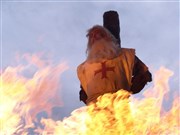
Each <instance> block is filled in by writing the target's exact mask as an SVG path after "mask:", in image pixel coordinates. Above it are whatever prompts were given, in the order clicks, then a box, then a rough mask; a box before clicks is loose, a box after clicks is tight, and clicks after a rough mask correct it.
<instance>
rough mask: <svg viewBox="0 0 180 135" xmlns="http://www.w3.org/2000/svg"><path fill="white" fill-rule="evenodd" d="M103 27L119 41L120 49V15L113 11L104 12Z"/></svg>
mask: <svg viewBox="0 0 180 135" xmlns="http://www.w3.org/2000/svg"><path fill="white" fill-rule="evenodd" d="M103 26H104V27H105V28H107V29H108V30H109V31H110V32H111V33H112V34H113V35H114V36H115V38H116V39H117V40H118V43H119V47H121V38H120V22H119V15H118V13H117V12H116V11H111V10H110V11H107V12H104V14H103Z"/></svg>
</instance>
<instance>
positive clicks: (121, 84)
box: [77, 48, 135, 103]
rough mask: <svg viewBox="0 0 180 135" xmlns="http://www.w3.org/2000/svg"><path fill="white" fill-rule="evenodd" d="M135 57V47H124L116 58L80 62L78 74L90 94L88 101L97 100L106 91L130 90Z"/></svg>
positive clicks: (88, 94)
mask: <svg viewBox="0 0 180 135" xmlns="http://www.w3.org/2000/svg"><path fill="white" fill-rule="evenodd" d="M134 59H135V50H134V49H126V48H122V49H121V52H120V54H119V56H118V57H116V58H113V59H109V60H108V59H104V60H102V61H101V62H88V61H85V62H83V63H82V64H80V65H79V66H78V68H77V75H78V78H79V80H80V82H81V85H82V87H83V89H84V90H85V92H86V94H87V96H88V98H87V100H86V102H87V103H90V102H92V101H95V100H96V99H97V97H99V96H100V95H103V94H105V93H109V92H116V91H118V90H120V89H124V90H130V87H131V78H132V74H133V66H134Z"/></svg>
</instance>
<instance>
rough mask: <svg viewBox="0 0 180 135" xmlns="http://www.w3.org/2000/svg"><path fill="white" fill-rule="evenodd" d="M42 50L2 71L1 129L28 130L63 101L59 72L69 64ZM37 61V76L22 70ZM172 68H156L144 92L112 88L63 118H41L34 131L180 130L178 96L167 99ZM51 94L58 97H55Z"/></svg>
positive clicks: (116, 133) (86, 134)
mask: <svg viewBox="0 0 180 135" xmlns="http://www.w3.org/2000/svg"><path fill="white" fill-rule="evenodd" d="M39 57H40V56H37V55H24V58H26V59H27V60H28V61H29V64H28V65H26V66H22V65H21V66H17V67H8V68H6V69H5V70H4V71H3V72H2V73H1V89H0V95H1V98H0V122H1V123H0V134H2V135H12V134H28V131H27V128H29V127H34V124H33V121H34V119H35V116H36V114H37V113H38V112H40V111H46V112H48V113H51V108H52V107H53V106H55V105H62V102H61V101H60V97H56V95H58V94H57V90H58V88H59V76H60V74H61V73H62V72H63V71H65V70H66V69H67V65H66V64H65V63H62V64H59V65H56V66H53V65H52V64H51V63H50V62H49V61H43V60H42V59H40V58H39ZM32 65H35V66H36V68H37V70H36V71H35V72H34V73H33V75H32V77H29V78H28V77H25V76H24V75H23V74H22V73H23V72H24V70H26V69H27V68H31V66H32ZM172 75H173V73H172V71H170V70H168V69H166V68H163V67H162V68H160V69H159V70H158V71H157V72H156V73H155V74H154V79H153V80H154V86H153V87H152V88H149V89H147V90H146V91H144V93H143V96H144V97H143V98H140V99H138V98H135V97H134V96H131V97H130V98H128V97H129V96H130V93H128V92H127V91H125V90H119V91H118V92H117V93H113V94H112V93H107V94H104V95H102V96H101V97H99V98H98V101H97V102H96V103H95V104H91V105H89V106H85V107H81V108H78V109H76V110H74V111H73V112H72V113H71V116H69V117H67V118H64V119H63V120H62V121H61V120H59V121H54V120H53V119H51V118H49V119H45V118H43V119H42V120H41V124H42V125H44V127H43V128H36V130H35V132H36V133H39V134H42V135H94V134H95V135H101V134H105V135H112V134H113V135H127V134H128V135H139V134H140V135H141V134H142V135H162V134H163V135H166V134H167V135H169V134H173V135H178V134H180V132H179V129H180V123H179V121H180V116H179V109H180V105H179V101H180V98H179V96H177V97H176V98H175V99H174V101H173V105H172V108H171V109H170V110H169V111H167V112H166V111H165V110H163V108H162V106H163V105H162V103H163V100H164V96H165V94H167V93H168V92H169V86H168V80H169V77H170V76H172ZM52 99H55V100H53V101H52Z"/></svg>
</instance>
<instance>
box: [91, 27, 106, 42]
mask: <svg viewBox="0 0 180 135" xmlns="http://www.w3.org/2000/svg"><path fill="white" fill-rule="evenodd" d="M88 37H89V43H90V44H91V45H92V44H93V43H95V42H96V41H98V40H100V39H103V38H104V39H106V38H107V32H106V31H105V29H104V28H101V27H94V28H92V29H91V30H90V31H89V33H88Z"/></svg>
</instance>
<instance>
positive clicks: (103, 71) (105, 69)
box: [94, 61, 114, 79]
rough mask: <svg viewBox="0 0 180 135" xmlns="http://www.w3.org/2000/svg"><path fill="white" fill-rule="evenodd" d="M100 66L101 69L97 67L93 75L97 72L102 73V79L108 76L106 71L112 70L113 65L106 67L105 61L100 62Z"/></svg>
mask: <svg viewBox="0 0 180 135" xmlns="http://www.w3.org/2000/svg"><path fill="white" fill-rule="evenodd" d="M101 67H102V68H101V69H98V70H96V71H95V72H94V76H95V75H96V74H98V73H102V77H101V79H103V78H108V77H107V74H106V73H107V71H113V72H114V67H106V61H105V62H102V63H101Z"/></svg>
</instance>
